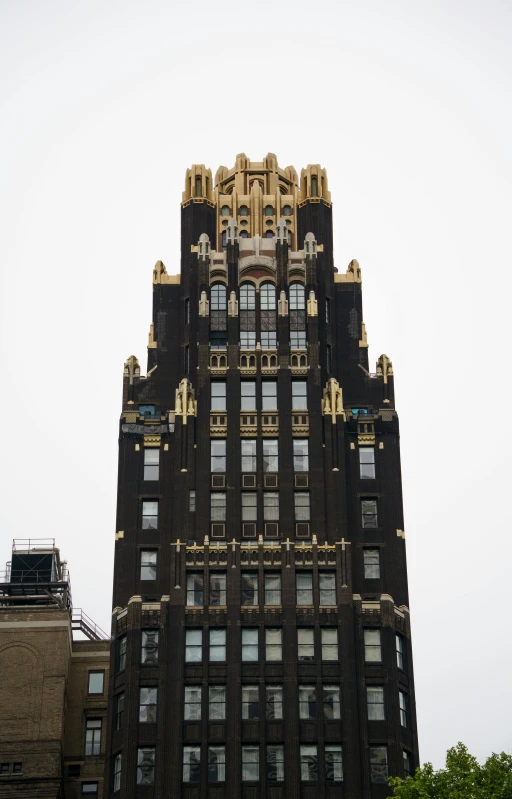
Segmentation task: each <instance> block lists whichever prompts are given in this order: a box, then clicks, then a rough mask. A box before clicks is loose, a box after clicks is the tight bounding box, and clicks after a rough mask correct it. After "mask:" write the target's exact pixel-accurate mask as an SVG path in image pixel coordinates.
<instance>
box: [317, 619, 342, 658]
mask: <svg viewBox="0 0 512 799" xmlns="http://www.w3.org/2000/svg"><path fill="white" fill-rule="evenodd" d="M327 633H333V634H334V635H333V637H334V638H335V639H336V642H335V643H329V642H324V638H326V637H327ZM320 649H321V654H322V661H323V662H325V663H329V662H331V663H332V662H334V661H337V660H338V659H339V634H338V628H337V627H321V628H320ZM334 649H336V652H334ZM327 654H331V655H334V656H331V657H327Z"/></svg>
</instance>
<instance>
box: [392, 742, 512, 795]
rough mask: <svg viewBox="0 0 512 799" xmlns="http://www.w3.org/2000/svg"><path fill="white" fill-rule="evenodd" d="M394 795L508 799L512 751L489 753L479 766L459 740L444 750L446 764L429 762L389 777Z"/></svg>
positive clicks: (511, 776)
mask: <svg viewBox="0 0 512 799" xmlns="http://www.w3.org/2000/svg"><path fill="white" fill-rule="evenodd" d="M389 784H390V785H391V787H392V788H394V791H393V797H395V799H512V755H506V754H505V752H502V753H501V754H500V755H496V754H492V755H491V757H489V758H488V759H487V760H486V761H485V763H484V765H483V766H481V765H480V764H479V762H478V761H477V759H476V758H475V757H473V755H470V754H469V752H468V750H467V748H466V747H465V746H464V744H462V743H458V744H457V746H455V747H453V749H449V750H448V752H447V753H446V768H444V769H441V770H440V771H434V769H433V767H432V764H431V763H425V765H424V766H422V767H421V768H418V769H417V770H416V774H415V775H414V777H407V779H405V780H402V779H400V778H399V777H392V778H391V779H390V780H389Z"/></svg>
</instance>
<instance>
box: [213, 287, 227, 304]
mask: <svg viewBox="0 0 512 799" xmlns="http://www.w3.org/2000/svg"><path fill="white" fill-rule="evenodd" d="M226 297H227V293H226V286H225V285H224V284H223V283H214V284H213V286H212V287H211V289H210V310H212V311H225V310H226V305H227V300H226Z"/></svg>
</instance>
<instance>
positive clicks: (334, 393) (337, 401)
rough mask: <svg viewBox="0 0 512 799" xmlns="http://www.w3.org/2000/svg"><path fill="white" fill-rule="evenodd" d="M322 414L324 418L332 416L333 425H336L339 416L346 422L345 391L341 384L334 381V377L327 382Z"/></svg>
mask: <svg viewBox="0 0 512 799" xmlns="http://www.w3.org/2000/svg"><path fill="white" fill-rule="evenodd" d="M322 413H323V415H324V416H330V417H331V419H332V423H333V424H336V421H337V419H336V417H337V416H342V417H343V419H344V420H345V410H344V408H343V391H342V389H341V386H340V384H339V383H338V381H337V380H335V379H334V377H331V379H330V380H328V381H327V385H326V387H325V388H324V396H323V399H322Z"/></svg>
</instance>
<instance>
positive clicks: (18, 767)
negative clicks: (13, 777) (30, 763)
mask: <svg viewBox="0 0 512 799" xmlns="http://www.w3.org/2000/svg"><path fill="white" fill-rule="evenodd" d="M12 773H13V774H23V763H13V764H12Z"/></svg>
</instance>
